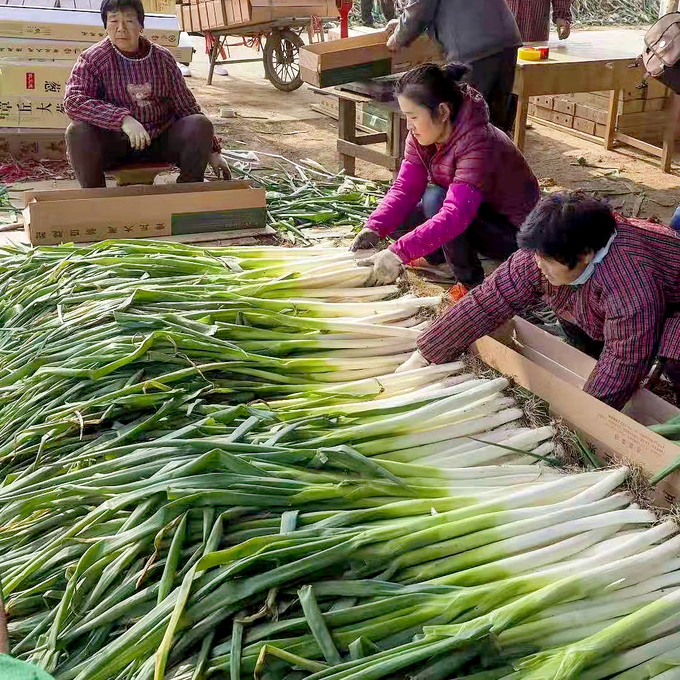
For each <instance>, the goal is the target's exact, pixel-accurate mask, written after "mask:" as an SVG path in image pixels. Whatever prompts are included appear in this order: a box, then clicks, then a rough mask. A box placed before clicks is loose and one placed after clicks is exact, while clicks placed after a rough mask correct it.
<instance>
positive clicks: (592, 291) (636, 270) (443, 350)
mask: <svg viewBox="0 0 680 680" xmlns="http://www.w3.org/2000/svg"><path fill="white" fill-rule="evenodd" d="M617 222H618V224H617V235H616V237H615V238H614V240H613V242H612V245H611V248H610V249H609V253H608V254H607V256H606V257H605V258H604V260H602V262H600V263H599V264H598V265H597V267H596V269H595V272H594V273H593V275H592V277H591V278H590V279H589V280H588V281H587V282H586V283H584V284H583V285H580V286H553V285H551V284H550V283H549V282H548V280H547V279H546V278H545V277H544V276H543V274H542V273H541V271H540V269H539V268H538V265H537V264H536V260H535V258H534V254H533V253H532V252H530V251H528V250H519V251H517V252H516V253H515V254H514V255H513V256H512V257H511V258H510V259H509V260H508V261H507V262H504V263H503V264H502V265H501V266H500V267H499V268H498V269H497V270H496V271H495V272H494V273H493V274H492V275H491V276H490V277H489V278H488V279H486V281H484V283H483V284H482V285H481V286H479V287H477V288H475V289H474V290H472V291H470V292H469V293H468V294H467V295H466V296H465V297H464V298H463V299H462V300H461V301H460V302H458V303H456V304H455V305H454V306H453V307H451V308H450V309H449V311H447V312H446V313H445V314H443V315H442V316H440V317H439V318H438V319H437V320H436V321H435V322H434V323H433V324H432V325H431V326H430V327H429V328H428V329H427V330H426V331H424V332H423V333H422V335H421V336H420V338H419V339H418V349H419V350H420V352H421V354H422V355H423V356H424V357H425V358H426V359H428V360H429V361H432V362H434V363H444V362H446V361H452V360H453V359H454V358H455V357H457V356H458V355H459V354H460V353H461V352H462V351H463V350H465V349H466V348H467V347H468V346H469V345H470V344H471V343H472V342H474V341H475V340H477V339H479V338H481V337H482V336H484V335H487V334H488V333H491V332H492V331H494V330H495V329H496V328H498V327H499V326H500V325H502V324H503V323H505V322H506V321H507V320H508V319H510V318H511V317H512V316H514V315H515V314H519V313H520V312H522V311H524V310H525V309H527V307H529V306H531V305H533V304H535V303H537V302H539V301H540V300H541V299H543V300H545V302H547V304H548V305H549V306H550V307H551V308H552V309H553V310H554V311H555V314H557V316H558V317H560V318H562V319H564V320H565V321H569V322H571V323H575V324H576V325H578V326H579V327H580V328H582V329H583V330H584V331H585V332H586V333H587V334H588V335H589V336H590V337H591V338H593V339H594V340H598V341H602V342H604V349H603V351H602V354H601V356H600V359H599V360H598V362H597V365H596V366H595V368H594V370H593V372H592V373H591V375H590V377H589V378H588V381H587V382H586V384H585V387H584V390H585V391H586V392H587V393H588V394H591V395H592V396H594V397H597V398H598V399H600V400H601V401H603V402H605V403H607V404H609V405H610V406H613V407H614V408H617V409H620V408H623V406H624V405H625V403H626V401H628V399H629V398H630V396H631V395H632V394H633V392H634V391H635V389H636V388H637V386H638V384H639V382H640V380H641V379H642V378H643V377H644V376H645V374H646V372H647V371H648V369H649V366H650V364H651V362H652V360H653V358H654V355H655V353H658V355H659V356H662V357H665V358H669V359H676V360H678V359H680V266H679V264H678V263H680V238H678V236H677V235H676V234H674V233H672V232H670V231H669V230H662V229H659V228H658V227H656V225H652V224H650V223H649V222H646V221H644V220H625V219H624V218H622V217H618V216H617Z"/></svg>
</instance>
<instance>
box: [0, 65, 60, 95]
mask: <svg viewBox="0 0 680 680" xmlns="http://www.w3.org/2000/svg"><path fill="white" fill-rule="evenodd" d="M72 69H73V62H70V61H0V96H5V95H26V96H34V95H37V96H47V97H63V96H64V91H65V90H66V81H67V80H68V78H69V76H70V75H71V70H72Z"/></svg>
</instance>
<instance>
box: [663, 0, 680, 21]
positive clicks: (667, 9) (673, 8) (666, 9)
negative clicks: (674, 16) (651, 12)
mask: <svg viewBox="0 0 680 680" xmlns="http://www.w3.org/2000/svg"><path fill="white" fill-rule="evenodd" d="M678 4H679V3H678V0H661V5H660V7H659V17H663V16H666V14H670V13H671V12H677V11H678Z"/></svg>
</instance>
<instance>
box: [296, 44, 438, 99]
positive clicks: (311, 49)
mask: <svg viewBox="0 0 680 680" xmlns="http://www.w3.org/2000/svg"><path fill="white" fill-rule="evenodd" d="M386 41H387V36H386V35H385V33H383V32H380V33H370V34H368V35H359V36H355V37H353V38H344V39H342V40H331V41H329V42H323V43H314V44H312V45H305V46H304V47H302V48H301V49H300V72H301V74H302V79H303V80H304V81H305V82H306V83H309V84H310V85H315V86H316V87H332V86H334V85H342V84H343V83H350V82H353V81H356V80H369V79H370V78H378V77H380V76H387V75H390V74H392V73H402V72H404V71H408V70H409V69H410V68H413V67H414V66H416V65H418V64H422V63H425V62H429V61H434V62H441V61H443V58H444V57H443V54H442V51H441V48H440V47H439V46H438V45H437V44H436V43H435V42H434V41H432V40H430V39H429V38H428V37H427V36H420V37H419V38H418V39H417V40H415V41H414V42H413V44H412V45H411V46H410V47H407V48H404V49H403V50H399V51H398V52H396V53H392V52H390V51H389V50H388V49H387V44H386Z"/></svg>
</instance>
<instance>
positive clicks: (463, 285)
mask: <svg viewBox="0 0 680 680" xmlns="http://www.w3.org/2000/svg"><path fill="white" fill-rule="evenodd" d="M466 73H467V67H466V66H465V65H463V64H450V65H448V66H446V67H440V66H437V65H435V64H425V65H423V66H418V67H416V68H415V69H413V70H412V71H409V72H408V73H406V74H405V75H404V76H402V77H401V78H400V80H399V81H398V82H397V86H396V93H397V96H398V100H399V106H400V107H401V110H402V112H403V113H404V114H405V115H406V120H407V125H408V129H409V135H408V138H407V140H406V150H405V156H404V160H403V162H402V165H401V168H400V170H399V175H398V177H397V179H396V180H395V182H394V184H393V185H392V187H391V189H390V190H389V192H388V193H387V195H386V196H385V198H384V199H383V200H382V202H381V203H380V205H379V206H378V208H377V209H376V210H375V211H374V212H373V214H372V215H371V216H370V217H369V219H368V221H367V223H366V227H365V228H364V229H363V230H362V231H361V232H360V233H359V234H358V236H357V237H356V238H355V240H354V243H353V244H352V250H360V249H365V248H373V247H375V246H376V245H377V244H378V242H379V240H380V239H381V238H383V237H385V236H388V235H390V234H393V233H396V234H397V235H399V234H401V235H400V237H399V239H398V240H397V241H396V242H395V243H393V244H392V245H391V246H390V247H389V249H388V250H383V251H381V252H379V253H378V254H377V255H374V256H373V257H372V258H368V260H364V261H362V262H361V263H362V264H367V265H371V266H373V277H372V278H373V282H374V283H378V284H386V283H392V282H393V281H395V280H396V279H397V277H398V276H399V274H400V272H401V269H402V265H403V264H405V263H408V262H411V261H412V260H416V259H418V258H420V257H423V256H428V260H429V261H430V262H431V263H433V264H437V263H441V262H443V261H446V262H448V263H449V265H450V266H451V268H452V269H453V273H454V275H455V277H456V279H457V280H458V284H457V286H455V287H454V288H453V289H452V291H451V294H452V296H453V297H454V299H455V298H456V297H460V296H462V295H463V294H464V293H465V292H467V290H468V289H470V288H474V287H475V286H478V285H479V284H480V283H481V282H482V281H483V280H484V270H483V268H482V264H481V262H480V259H479V256H480V254H481V255H483V256H486V257H490V258H492V259H495V260H500V261H502V260H505V259H507V258H508V257H509V256H510V255H511V254H512V253H513V252H515V250H517V242H516V234H517V230H518V229H519V227H520V226H521V224H522V222H523V221H524V218H525V217H526V216H527V215H528V214H529V212H530V211H531V209H532V208H533V207H534V206H535V205H536V202H537V201H538V198H539V189H538V182H537V181H536V178H535V177H534V175H533V173H532V172H531V169H530V168H529V166H528V164H527V162H526V160H525V159H524V156H522V154H521V153H520V151H519V150H518V149H517V147H516V146H515V145H514V144H513V143H512V141H510V139H509V138H508V137H507V136H506V135H505V133H503V132H501V131H500V130H499V129H498V128H495V127H494V126H493V125H491V124H490V123H489V110H488V107H487V105H486V103H485V102H484V98H483V97H482V95H481V94H480V93H479V92H477V91H476V90H474V89H473V88H472V87H470V86H469V85H467V84H462V83H461V79H462V78H463V77H464V76H465V74H466ZM428 183H430V185H429V186H428ZM421 199H422V202H420V203H419V201H421Z"/></svg>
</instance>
